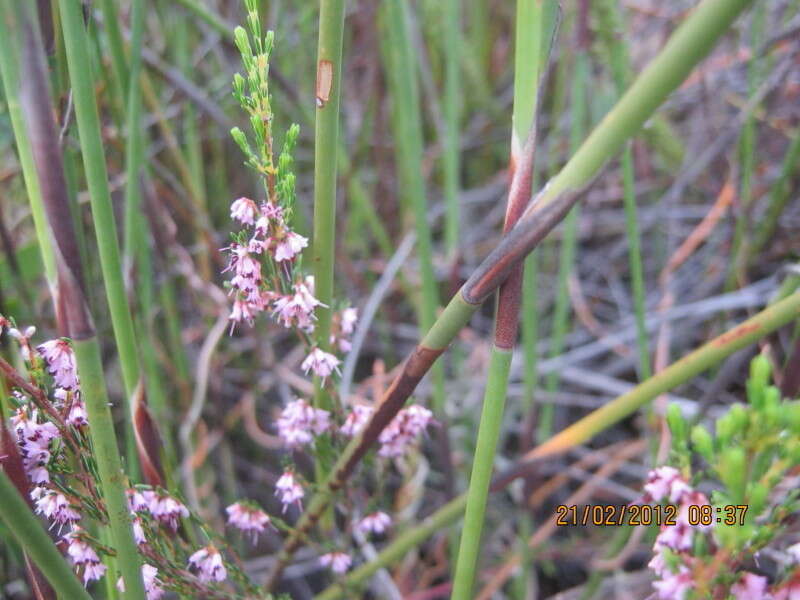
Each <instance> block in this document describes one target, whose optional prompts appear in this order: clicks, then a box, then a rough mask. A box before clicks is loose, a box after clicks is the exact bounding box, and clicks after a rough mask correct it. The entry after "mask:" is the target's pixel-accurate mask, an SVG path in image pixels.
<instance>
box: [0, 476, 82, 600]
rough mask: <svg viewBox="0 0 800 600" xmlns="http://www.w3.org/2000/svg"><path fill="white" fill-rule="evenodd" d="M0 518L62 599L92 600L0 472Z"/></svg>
mask: <svg viewBox="0 0 800 600" xmlns="http://www.w3.org/2000/svg"><path fill="white" fill-rule="evenodd" d="M0 518H2V520H3V521H4V522H5V524H6V527H8V528H9V529H10V530H11V533H12V534H13V535H14V538H16V540H17V543H18V544H19V545H20V546H21V547H22V548H23V549H24V550H25V552H26V553H27V554H28V556H30V557H31V558H32V559H33V562H35V563H36V566H37V567H39V569H40V570H41V571H42V573H43V574H44V576H45V577H47V580H48V581H49V582H50V585H52V586H53V589H54V590H55V591H56V592H57V593H58V594H59V596H60V597H61V598H75V599H76V600H77V599H85V600H91V596H90V595H89V593H88V592H87V591H86V590H85V589H84V588H83V586H82V585H81V584H80V581H78V579H77V578H76V577H75V574H74V573H73V572H72V569H71V568H70V566H69V564H67V561H66V559H65V558H64V557H63V556H61V553H60V552H59V551H58V549H57V548H56V547H55V545H54V544H53V540H51V539H50V536H49V535H47V532H46V531H45V530H44V527H42V523H41V521H39V519H37V518H36V517H35V516H34V515H33V513H32V512H31V509H30V508H29V507H28V505H27V504H26V503H25V500H24V499H23V498H22V496H20V495H19V492H17V488H15V487H14V484H13V483H11V480H10V479H9V478H8V475H6V474H5V472H4V471H3V470H2V469H0Z"/></svg>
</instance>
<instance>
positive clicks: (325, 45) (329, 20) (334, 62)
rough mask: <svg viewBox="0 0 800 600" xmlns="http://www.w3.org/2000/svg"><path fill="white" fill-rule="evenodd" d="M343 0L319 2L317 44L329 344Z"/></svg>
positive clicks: (319, 257) (317, 258)
mask: <svg viewBox="0 0 800 600" xmlns="http://www.w3.org/2000/svg"><path fill="white" fill-rule="evenodd" d="M344 5H345V2H344V0H320V13H319V45H318V47H317V119H316V126H315V129H314V240H313V261H314V289H315V292H314V294H315V296H316V297H317V298H318V299H319V301H320V302H322V303H323V304H324V305H325V306H321V307H319V308H318V309H317V311H316V315H317V323H316V326H315V329H314V335H315V337H316V342H317V345H318V346H319V347H320V348H324V349H327V348H329V347H330V334H331V311H332V305H331V304H332V301H333V262H334V259H335V240H336V167H337V159H336V156H337V150H338V148H339V145H338V135H339V101H340V98H341V81H342V38H343V36H344ZM316 399H317V403H318V404H319V405H321V406H322V408H325V409H327V410H330V409H331V402H330V398H329V397H328V395H327V394H326V393H325V392H324V390H323V389H322V387H321V385H320V384H319V382H318V383H317V394H316Z"/></svg>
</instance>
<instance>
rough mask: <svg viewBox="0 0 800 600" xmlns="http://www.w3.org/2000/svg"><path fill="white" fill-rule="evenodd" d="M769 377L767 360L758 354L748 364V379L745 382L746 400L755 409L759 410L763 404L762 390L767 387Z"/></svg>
mask: <svg viewBox="0 0 800 600" xmlns="http://www.w3.org/2000/svg"><path fill="white" fill-rule="evenodd" d="M769 376H770V364H769V359H768V358H767V357H766V356H764V355H763V354H759V355H758V356H756V357H755V358H754V359H753V360H752V362H751V363H750V379H748V380H747V399H748V400H749V401H750V404H752V405H753V406H755V407H756V408H760V407H761V405H762V403H763V399H764V388H766V387H767V385H769Z"/></svg>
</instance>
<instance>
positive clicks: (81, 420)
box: [67, 396, 89, 427]
mask: <svg viewBox="0 0 800 600" xmlns="http://www.w3.org/2000/svg"><path fill="white" fill-rule="evenodd" d="M88 424H89V415H88V414H86V405H85V404H84V403H83V400H81V399H80V396H75V397H74V399H73V401H72V406H70V408H69V414H68V415H67V425H72V426H73V427H83V426H85V425H88Z"/></svg>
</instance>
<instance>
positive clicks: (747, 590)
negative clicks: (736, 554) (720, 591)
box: [731, 573, 767, 600]
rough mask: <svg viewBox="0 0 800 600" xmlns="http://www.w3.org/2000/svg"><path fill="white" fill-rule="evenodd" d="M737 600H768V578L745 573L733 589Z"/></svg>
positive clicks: (732, 591)
mask: <svg viewBox="0 0 800 600" xmlns="http://www.w3.org/2000/svg"><path fill="white" fill-rule="evenodd" d="M731 594H733V597H734V598H735V600H765V599H766V598H767V578H766V577H762V576H761V575H755V574H754V573H744V575H742V578H741V579H740V580H739V581H738V582H736V583H735V584H734V585H733V587H731Z"/></svg>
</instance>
